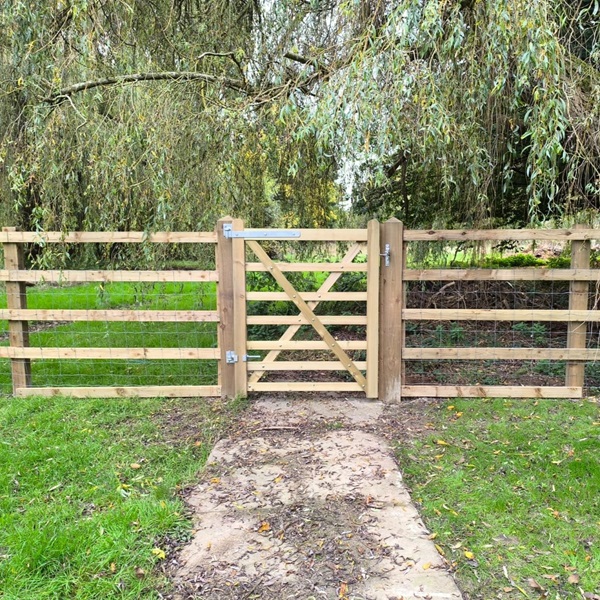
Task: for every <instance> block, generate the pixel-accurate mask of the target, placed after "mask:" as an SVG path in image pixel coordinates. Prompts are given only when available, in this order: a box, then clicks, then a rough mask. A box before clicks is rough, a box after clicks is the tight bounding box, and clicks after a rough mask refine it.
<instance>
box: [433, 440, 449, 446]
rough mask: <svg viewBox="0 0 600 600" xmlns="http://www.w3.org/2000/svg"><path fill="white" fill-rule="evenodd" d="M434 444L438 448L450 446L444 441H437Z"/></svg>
mask: <svg viewBox="0 0 600 600" xmlns="http://www.w3.org/2000/svg"><path fill="white" fill-rule="evenodd" d="M436 444H437V445H438V446H449V445H450V444H449V443H448V442H445V441H444V440H438V441H437V442H436Z"/></svg>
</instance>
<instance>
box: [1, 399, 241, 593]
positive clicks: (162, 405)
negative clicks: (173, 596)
mask: <svg viewBox="0 0 600 600" xmlns="http://www.w3.org/2000/svg"><path fill="white" fill-rule="evenodd" d="M242 406H243V403H240V402H230V403H221V402H219V401H212V403H210V404H209V403H208V402H206V401H204V400H195V399H194V400H191V399H187V400H181V399H175V400H160V399H118V400H77V401H72V400H68V399H64V398H44V399H39V398H27V399H18V398H17V399H12V398H2V399H0V598H2V599H3V600H4V599H6V600H29V599H31V600H33V599H35V600H42V599H49V598H53V599H57V600H58V599H64V598H77V599H92V598H94V599H96V598H97V599H108V598H131V599H133V598H158V597H159V596H158V594H157V592H156V591H155V590H156V589H160V588H161V587H163V586H164V584H165V581H164V580H163V577H162V576H161V574H160V570H159V569H157V568H155V567H156V565H157V563H160V561H161V560H162V559H163V558H164V551H165V550H167V549H168V548H167V543H172V540H173V538H179V539H185V537H186V536H187V535H189V530H190V523H189V520H188V519H187V518H186V515H185V513H184V505H183V502H182V501H181V500H180V499H179V498H178V496H177V491H178V490H179V489H181V488H182V487H183V486H185V485H187V484H190V483H192V482H194V480H195V477H194V476H195V474H196V473H197V472H198V471H199V470H200V469H201V468H202V466H203V465H204V463H205V461H206V458H207V456H208V453H209V451H210V449H211V446H212V444H213V443H214V441H215V440H216V439H217V437H219V436H220V435H221V434H222V432H223V430H224V429H226V428H227V425H228V423H230V420H231V418H232V417H233V415H234V414H235V413H236V412H237V411H239V410H240V409H241V407H242ZM168 540H171V541H169V542H168Z"/></svg>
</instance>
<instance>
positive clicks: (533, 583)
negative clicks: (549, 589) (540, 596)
mask: <svg viewBox="0 0 600 600" xmlns="http://www.w3.org/2000/svg"><path fill="white" fill-rule="evenodd" d="M527 583H528V585H529V587H530V588H531V589H532V590H537V591H538V592H543V591H544V588H543V587H542V586H541V585H540V584H539V583H538V582H537V581H536V580H535V579H534V578H533V577H530V578H529V579H528V580H527Z"/></svg>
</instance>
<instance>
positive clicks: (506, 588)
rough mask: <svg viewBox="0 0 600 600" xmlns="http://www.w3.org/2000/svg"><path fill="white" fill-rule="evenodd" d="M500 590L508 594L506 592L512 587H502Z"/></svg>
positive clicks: (510, 590)
mask: <svg viewBox="0 0 600 600" xmlns="http://www.w3.org/2000/svg"><path fill="white" fill-rule="evenodd" d="M502 591H503V592H506V593H507V594H508V592H512V591H513V589H512V588H511V587H505V588H502Z"/></svg>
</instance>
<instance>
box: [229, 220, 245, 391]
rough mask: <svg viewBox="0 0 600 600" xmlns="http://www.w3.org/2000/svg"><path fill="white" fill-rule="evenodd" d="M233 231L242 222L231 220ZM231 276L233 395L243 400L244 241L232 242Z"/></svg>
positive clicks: (239, 227)
mask: <svg viewBox="0 0 600 600" xmlns="http://www.w3.org/2000/svg"><path fill="white" fill-rule="evenodd" d="M232 226H233V231H243V229H244V221H243V220H242V219H233V223H232ZM231 252H232V259H233V262H232V275H233V326H234V328H233V350H234V352H235V354H236V355H237V361H236V362H235V364H234V379H235V393H236V395H237V396H241V397H243V398H245V397H246V396H247V395H248V363H247V362H246V354H247V348H246V346H247V331H246V330H247V324H246V312H247V309H246V240H245V239H244V238H233V240H232V247H231Z"/></svg>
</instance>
